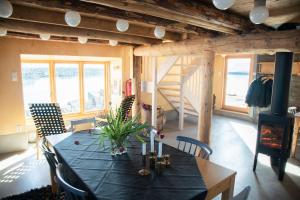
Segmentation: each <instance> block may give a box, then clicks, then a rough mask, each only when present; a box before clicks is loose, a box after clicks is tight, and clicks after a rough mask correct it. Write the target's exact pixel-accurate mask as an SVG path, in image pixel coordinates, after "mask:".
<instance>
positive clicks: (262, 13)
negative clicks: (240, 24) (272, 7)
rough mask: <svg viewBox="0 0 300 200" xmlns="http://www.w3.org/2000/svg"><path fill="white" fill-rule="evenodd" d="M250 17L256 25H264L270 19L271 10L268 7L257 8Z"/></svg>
mask: <svg viewBox="0 0 300 200" xmlns="http://www.w3.org/2000/svg"><path fill="white" fill-rule="evenodd" d="M249 17H250V20H251V22H252V23H254V24H261V23H264V22H265V21H266V20H267V19H268V17H269V10H268V9H267V7H266V6H256V7H254V8H253V9H252V10H251V12H250V14H249Z"/></svg>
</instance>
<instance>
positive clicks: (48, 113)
mask: <svg viewBox="0 0 300 200" xmlns="http://www.w3.org/2000/svg"><path fill="white" fill-rule="evenodd" d="M29 109H30V113H31V116H32V118H33V121H34V125H35V127H36V132H37V141H36V149H37V158H38V159H39V143H40V138H42V139H43V142H45V141H46V138H45V137H46V136H48V135H54V134H61V133H65V132H67V130H66V127H65V124H64V120H63V117H62V114H61V110H60V107H59V105H58V104H56V103H33V104H29Z"/></svg>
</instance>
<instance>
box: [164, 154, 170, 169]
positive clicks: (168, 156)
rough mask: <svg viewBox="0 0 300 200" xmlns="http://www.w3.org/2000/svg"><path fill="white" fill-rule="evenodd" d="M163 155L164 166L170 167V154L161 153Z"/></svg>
mask: <svg viewBox="0 0 300 200" xmlns="http://www.w3.org/2000/svg"><path fill="white" fill-rule="evenodd" d="M163 157H164V161H165V165H166V168H168V167H170V165H171V162H170V155H169V154H165V155H163Z"/></svg>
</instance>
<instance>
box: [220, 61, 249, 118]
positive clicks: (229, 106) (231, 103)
mask: <svg viewBox="0 0 300 200" xmlns="http://www.w3.org/2000/svg"><path fill="white" fill-rule="evenodd" d="M251 74H252V57H251V56H239V57H233V56H228V57H226V67H225V84H224V86H225V87H224V90H223V91H224V94H223V108H224V109H226V110H231V111H237V112H247V110H248V107H247V104H246V103H245V99H246V95H247V90H248V87H249V82H250V77H251Z"/></svg>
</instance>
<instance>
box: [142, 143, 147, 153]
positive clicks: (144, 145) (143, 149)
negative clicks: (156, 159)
mask: <svg viewBox="0 0 300 200" xmlns="http://www.w3.org/2000/svg"><path fill="white" fill-rule="evenodd" d="M142 154H143V156H145V155H146V143H143V144H142Z"/></svg>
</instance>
